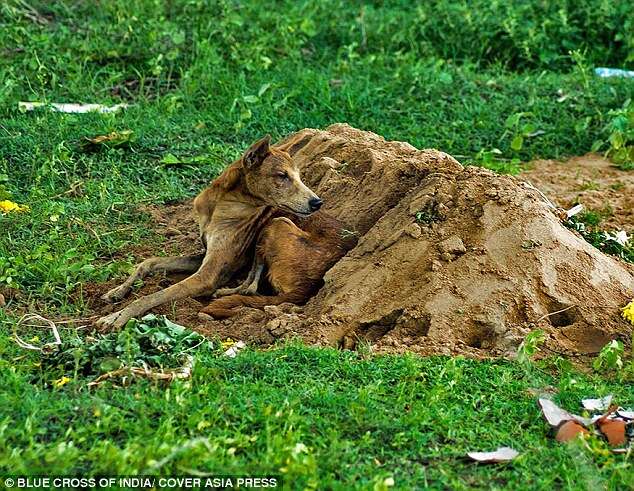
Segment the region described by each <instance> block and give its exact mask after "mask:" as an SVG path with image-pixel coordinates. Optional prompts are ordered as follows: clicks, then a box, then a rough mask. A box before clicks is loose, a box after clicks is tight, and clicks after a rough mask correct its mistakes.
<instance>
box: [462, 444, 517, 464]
mask: <svg viewBox="0 0 634 491" xmlns="http://www.w3.org/2000/svg"><path fill="white" fill-rule="evenodd" d="M467 455H468V456H469V458H471V459H473V460H475V461H476V462H480V463H481V464H497V463H499V462H508V461H510V460H513V459H514V458H515V457H517V456H518V455H519V452H518V451H517V450H514V449H512V448H510V447H500V448H498V449H497V450H495V451H493V452H467Z"/></svg>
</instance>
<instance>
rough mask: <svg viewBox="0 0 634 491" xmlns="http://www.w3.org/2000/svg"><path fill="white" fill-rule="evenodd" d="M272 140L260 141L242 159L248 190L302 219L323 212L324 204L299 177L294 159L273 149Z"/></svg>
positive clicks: (266, 137)
mask: <svg viewBox="0 0 634 491" xmlns="http://www.w3.org/2000/svg"><path fill="white" fill-rule="evenodd" d="M270 143H271V137H270V136H269V135H267V136H265V137H264V138H262V139H261V140H258V141H257V142H255V143H254V144H253V145H251V146H250V147H249V149H248V150H247V151H246V152H245V153H244V155H243V156H242V167H243V169H244V178H245V182H246V185H247V188H248V190H249V192H250V193H251V194H253V195H254V196H255V197H257V198H259V199H261V200H262V201H263V202H264V203H265V204H267V205H269V206H274V207H276V208H279V209H281V210H284V211H289V212H291V213H294V214H295V215H298V216H307V215H310V214H311V213H314V212H316V211H317V210H319V208H321V205H322V200H321V199H320V198H319V196H317V195H316V194H315V193H314V192H313V191H311V190H310V189H309V188H308V186H306V184H304V183H303V182H302V180H301V178H300V176H299V169H298V168H297V165H295V163H294V162H293V159H292V158H291V156H290V155H289V154H288V153H286V152H283V151H281V150H278V149H275V148H273V147H271V146H270Z"/></svg>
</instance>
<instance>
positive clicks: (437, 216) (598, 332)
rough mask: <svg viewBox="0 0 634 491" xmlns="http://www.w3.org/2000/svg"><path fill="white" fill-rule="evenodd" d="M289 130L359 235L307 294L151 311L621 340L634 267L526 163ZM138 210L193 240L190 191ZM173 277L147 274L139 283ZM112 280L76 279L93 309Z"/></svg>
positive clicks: (357, 134)
mask: <svg viewBox="0 0 634 491" xmlns="http://www.w3.org/2000/svg"><path fill="white" fill-rule="evenodd" d="M291 137H293V138H299V140H300V143H299V144H298V145H295V146H294V150H295V154H294V158H295V159H296V160H297V162H298V163H299V166H300V168H301V169H302V177H303V180H304V182H306V184H307V185H309V186H310V187H311V188H312V189H313V190H315V192H317V194H318V195H319V196H320V197H321V198H322V199H323V200H324V202H325V204H324V209H325V210H326V211H327V212H328V213H330V214H332V215H334V216H335V217H337V218H339V219H341V220H343V221H344V222H345V223H347V224H348V229H349V230H350V232H352V233H356V234H357V235H358V237H359V242H358V245H357V246H356V247H355V248H354V249H352V250H351V251H349V253H348V254H347V255H346V256H345V257H344V258H343V259H341V260H340V261H339V262H338V263H337V264H335V265H334V266H333V267H332V268H331V269H330V270H329V271H328V272H327V274H326V275H325V278H324V286H323V287H322V288H321V290H320V291H319V292H318V294H317V295H316V296H315V297H313V298H312V299H310V300H309V301H308V303H307V304H306V305H303V306H296V305H292V304H283V305H280V306H275V307H273V306H271V307H266V308H265V309H264V311H261V310H255V309H250V308H244V309H242V310H240V311H239V312H238V314H237V315H236V316H235V317H233V318H231V319H226V320H223V321H210V320H203V319H200V318H199V317H198V315H197V313H198V311H199V310H200V309H201V308H202V307H203V306H204V305H206V302H208V301H209V299H205V298H203V299H185V300H181V301H178V302H176V303H175V305H166V306H162V307H159V308H157V309H155V312H158V313H164V314H167V315H168V316H169V317H170V318H171V319H172V320H174V321H175V322H179V323H181V324H183V325H187V326H189V327H191V328H193V329H194V330H196V331H198V332H200V333H203V334H205V335H208V336H214V337H219V338H222V339H224V338H227V337H229V338H232V339H234V340H238V339H240V340H244V341H246V342H250V343H253V344H256V345H270V344H272V343H274V342H275V341H276V340H278V339H281V338H301V339H302V340H304V341H305V342H307V343H310V344H315V345H329V346H339V347H343V348H354V347H357V346H359V345H360V344H366V345H369V346H371V347H372V349H373V351H375V352H408V351H409V352H416V353H420V354H425V355H428V354H463V355H467V356H476V357H484V356H499V355H509V354H512V353H513V352H515V351H516V350H517V347H518V346H519V344H520V343H521V341H522V340H523V339H524V337H525V336H526V335H527V334H528V333H529V332H530V331H532V330H534V329H542V330H544V331H545V333H546V342H545V345H544V348H545V352H546V353H549V352H550V353H556V354H560V355H563V356H568V357H579V356H584V355H588V356H589V355H595V354H596V353H597V352H598V351H599V350H600V349H601V348H602V347H603V346H604V345H605V344H607V343H608V342H609V341H611V340H613V339H620V340H622V341H624V343H625V345H626V346H629V345H630V341H631V333H632V326H631V325H630V324H629V323H627V322H626V321H625V320H624V319H622V318H621V317H620V315H619V314H620V308H621V307H622V306H624V305H625V304H626V303H627V302H628V301H629V300H630V299H631V298H632V297H634V268H632V267H631V265H628V264H626V263H623V262H620V261H619V260H617V259H615V258H613V257H609V256H606V255H604V254H603V253H601V252H600V251H599V250H597V249H596V248H594V247H593V246H592V245H590V244H589V243H587V242H586V241H584V240H583V238H581V237H580V236H578V235H577V234H576V233H575V232H573V231H571V230H569V229H568V228H566V227H565V226H564V225H563V224H562V222H561V218H560V216H559V214H558V213H557V212H556V211H554V210H553V209H552V207H551V206H550V205H549V204H548V203H547V202H546V200H544V198H543V197H542V196H541V195H540V194H539V193H538V192H537V191H536V190H535V189H533V188H531V187H530V186H527V185H526V184H525V183H524V182H523V180H524V177H523V176H520V177H518V178H516V177H510V176H502V175H498V174H496V173H494V172H491V171H489V170H486V169H482V168H476V167H463V166H462V165H461V164H460V163H459V162H458V161H456V160H455V159H454V158H453V157H451V156H450V155H447V154H445V153H442V152H439V151H436V150H418V149H416V148H414V147H413V146H412V145H409V144H408V143H403V142H396V141H386V140H384V139H383V138H382V137H380V136H378V135H376V134H374V133H370V132H366V131H360V130H357V129H355V128H352V127H350V126H348V125H346V124H336V125H333V126H330V127H328V128H327V129H325V130H323V131H320V130H315V129H306V130H302V131H301V132H299V134H295V135H291ZM533 172H534V171H533ZM530 177H531V182H533V184H534V185H536V186H539V185H541V184H545V183H541V182H536V181H539V179H537V175H536V174H535V175H532V176H530ZM544 188H545V192H547V193H548V189H547V186H544ZM551 198H553V200H555V199H554V198H556V196H555V197H553V196H551ZM555 201H556V200H555ZM567 204H568V203H562V205H563V206H566V205H567ZM147 211H149V212H150V213H152V216H153V218H154V221H155V223H156V224H157V227H158V228H159V231H160V233H161V234H162V235H164V236H168V239H167V242H166V248H167V249H166V250H168V251H169V252H170V253H172V254H173V253H180V254H189V253H193V252H195V251H197V250H198V249H199V247H200V245H199V243H198V239H197V226H196V223H195V222H194V218H193V214H192V212H191V202H188V203H183V204H180V205H172V206H166V207H162V208H161V207H153V208H151V209H148V210H147ZM148 249H152V247H150V248H146V249H145V250H139V251H135V255H137V256H138V257H137V259H139V260H141V259H143V258H144V257H147V256H149V255H152V254H156V253H157V252H159V251H157V250H156V249H154V250H148ZM174 280H175V278H169V279H165V278H154V279H148V280H147V281H146V282H145V285H144V286H143V287H142V288H141V289H140V290H139V291H137V292H136V293H135V295H136V296H138V295H145V294H149V293H151V292H153V291H156V290H157V289H159V288H163V287H165V286H166V285H167V284H169V283H171V282H173V281H174ZM238 280H239V278H235V281H236V282H237V281H238ZM110 286H112V282H111V283H109V284H107V285H86V286H85V290H84V295H87V296H88V297H89V299H90V301H91V302H92V308H93V309H94V310H96V311H98V312H99V314H103V313H105V312H108V311H109V310H110V309H112V308H121V306H122V305H117V306H114V307H113V306H108V305H103V304H102V303H100V301H99V300H98V297H99V295H100V294H101V293H103V292H104V291H105V290H107V289H108V288H109V287H110ZM133 297H134V296H133ZM128 301H129V300H128Z"/></svg>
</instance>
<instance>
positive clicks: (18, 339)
mask: <svg viewBox="0 0 634 491" xmlns="http://www.w3.org/2000/svg"><path fill="white" fill-rule="evenodd" d="M32 320H39V321H43V322H44V323H46V324H47V325H48V327H49V328H50V329H51V330H52V331H53V336H54V337H55V341H54V342H53V343H47V344H45V345H44V346H42V347H39V346H34V345H32V344H30V343H27V342H26V341H24V340H23V339H22V338H21V337H20V336H19V335H18V332H17V331H18V327H20V326H23V325H27V326H29V327H42V326H41V325H38V324H25V323H26V322H28V321H32ZM13 337H14V339H15V342H16V343H17V344H18V346H20V348H24V349H30V350H34V351H45V350H48V349H50V348H51V347H52V346H59V345H60V344H62V338H60V337H59V332H58V331H57V326H56V325H55V323H54V322H53V321H51V320H48V319H46V318H45V317H42V316H41V315H38V314H25V315H23V316H22V317H21V318H20V320H19V321H18V322H17V323H16V324H15V326H14V328H13Z"/></svg>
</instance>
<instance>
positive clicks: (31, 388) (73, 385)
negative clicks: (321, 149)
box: [0, 0, 634, 489]
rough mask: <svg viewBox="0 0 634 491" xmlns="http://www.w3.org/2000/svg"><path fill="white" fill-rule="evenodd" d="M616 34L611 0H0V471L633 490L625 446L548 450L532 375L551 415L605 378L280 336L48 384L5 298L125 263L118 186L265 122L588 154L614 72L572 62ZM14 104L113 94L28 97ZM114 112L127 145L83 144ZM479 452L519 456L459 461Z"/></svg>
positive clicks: (109, 274) (128, 204) (135, 185)
mask: <svg viewBox="0 0 634 491" xmlns="http://www.w3.org/2000/svg"><path fill="white" fill-rule="evenodd" d="M633 28H634V12H633V11H632V9H631V3H630V2H629V1H626V0H613V1H609V2H608V1H602V0H591V1H588V2H584V3H577V2H571V1H563V0H559V1H553V2H541V1H537V0H531V1H519V0H513V1H506V2H498V1H493V2H491V1H484V0H473V1H470V2H467V1H457V2H455V1H451V2H450V1H447V0H434V1H430V2H424V3H422V4H421V5H419V6H412V5H411V2H405V1H385V2H378V1H377V2H372V3H367V4H365V5H364V6H362V7H360V6H359V5H358V4H356V3H353V2H344V1H322V2H307V1H297V2H273V3H271V4H268V6H267V7H266V8H263V6H262V4H261V3H260V2H255V1H249V2H242V3H239V2H232V1H216V2H208V1H196V0H178V1H172V2H161V1H150V0H126V1H118V0H110V1H105V2H100V4H99V7H98V8H95V7H94V5H93V3H92V2H83V1H76V2H70V1H60V2H41V1H30V2H25V1H23V0H9V1H8V2H3V3H2V5H0V200H3V199H11V200H12V201H15V202H17V203H20V204H24V205H28V206H29V207H30V211H28V212H24V213H10V214H6V215H3V214H0V288H12V289H15V290H17V291H18V292H19V296H18V297H17V298H16V299H15V300H12V301H11V302H10V304H9V309H8V310H7V311H3V310H0V364H1V365H2V367H1V370H0V386H1V387H2V389H1V390H0V473H7V472H9V471H11V472H12V473H20V474H31V475H37V474H44V473H48V472H55V473H59V474H62V473H63V474H83V475H86V474H126V473H150V474H152V473H160V474H166V475H176V474H188V473H190V471H191V472H193V471H194V470H195V471H200V472H210V473H218V472H223V473H226V474H228V473H232V472H243V473H248V472H256V473H274V474H278V475H281V476H283V478H284V479H285V484H286V486H287V487H288V488H291V489H299V488H317V489H325V488H338V489H349V488H350V487H357V488H361V489H368V488H369V489H372V488H374V489H384V488H386V487H387V486H388V484H390V481H389V479H388V478H390V477H392V478H393V479H394V487H395V488H398V489H411V488H413V487H424V486H429V487H433V488H439V489H440V488H456V489H461V488H462V489H467V488H478V487H480V488H489V487H493V488H505V487H508V488H513V489H552V488H553V487H555V488H564V489H600V488H609V489H623V488H626V487H634V480H633V477H632V476H634V465H633V464H632V456H626V457H615V456H611V455H610V454H609V453H607V452H606V448H605V446H604V445H603V444H602V443H601V442H599V441H596V440H590V441H589V442H588V443H587V444H575V445H570V446H561V445H559V444H557V443H556V442H554V441H553V440H552V438H551V436H550V435H549V434H548V432H547V429H546V426H545V424H544V423H543V422H542V421H541V420H540V416H539V414H538V408H537V406H536V404H535V396H534V395H531V393H530V392H529V389H535V390H538V389H543V388H545V387H549V386H554V387H555V388H556V389H557V390H558V392H557V395H556V399H557V400H558V401H560V402H561V403H562V404H565V405H566V406H567V407H569V408H570V409H576V408H577V407H578V400H579V398H581V397H587V396H595V395H596V396H599V395H603V394H606V393H614V394H615V395H618V396H619V402H621V404H623V405H627V404H629V405H630V406H631V405H633V404H634V395H633V394H634V391H633V390H632V389H633V388H634V384H633V382H632V378H631V377H630V378H628V377H627V376H625V375H623V374H621V375H619V374H615V373H610V374H609V376H598V375H594V374H587V375H582V374H580V373H577V372H575V371H574V370H572V369H571V368H570V367H569V366H568V365H567V364H566V363H564V362H563V361H561V360H551V361H549V362H547V363H544V364H542V365H540V366H539V367H535V366H531V367H527V366H525V365H520V364H517V363H512V362H506V361H498V362H478V361H472V360H462V359H458V360H454V359H447V358H427V359H421V358H416V357H366V356H363V355H362V354H359V353H345V352H337V351H333V350H316V349H310V348H306V347H302V346H299V345H295V344H291V345H289V346H281V347H279V348H278V349H275V350H271V351H267V352H257V351H249V352H247V353H245V354H241V355H240V356H239V357H238V358H236V359H235V360H230V359H227V358H224V357H219V356H218V351H217V350H212V349H208V350H199V351H197V352H196V353H197V355H196V357H197V363H196V366H195V373H194V377H193V379H192V380H191V381H188V382H176V383H174V384H172V385H171V386H170V388H168V389H166V388H165V387H164V386H162V385H159V384H152V383H149V382H139V383H136V384H135V385H133V386H132V387H131V388H129V389H115V388H112V387H108V386H103V387H100V388H99V389H96V390H87V389H86V387H85V384H86V382H87V381H88V379H87V378H85V377H82V376H81V375H78V374H77V373H74V374H71V375H72V376H71V377H69V378H70V379H71V380H70V381H69V382H68V383H67V384H65V385H63V386H61V387H58V388H56V387H54V385H53V381H54V380H58V379H59V377H60V373H58V372H57V371H55V370H52V369H48V368H46V367H44V366H40V365H38V356H37V355H34V354H32V353H26V354H25V352H24V351H23V350H21V349H19V348H18V347H17V346H16V345H15V344H14V342H13V341H12V340H11V338H10V335H11V330H12V328H13V326H14V325H15V322H16V316H15V315H14V314H11V312H12V311H14V309H20V310H30V311H36V312H39V313H42V314H43V315H45V316H51V317H53V316H56V315H59V314H72V315H81V314H82V313H83V312H84V309H85V306H84V305H83V301H82V298H81V296H78V295H77V294H76V292H77V289H78V285H81V284H82V283H84V282H86V281H105V280H107V279H110V278H114V277H118V276H120V275H122V274H124V273H125V271H127V269H128V268H129V267H130V265H131V264H132V263H134V262H135V261H136V260H138V259H139V258H135V257H133V256H130V257H127V258H124V259H120V252H121V251H126V250H128V249H129V248H130V246H132V245H134V244H138V243H140V242H141V241H143V240H152V241H153V242H154V243H157V244H159V245H158V246H157V247H158V248H160V243H161V241H162V240H163V238H161V237H157V236H156V235H155V234H154V232H153V231H152V226H151V223H150V221H149V216H147V215H146V214H143V213H142V212H140V211H139V208H138V206H139V205H141V204H145V203H156V204H161V203H169V202H174V201H180V200H183V199H186V198H191V197H192V196H194V195H195V194H196V193H197V192H198V191H199V190H200V189H201V188H202V187H203V186H204V185H205V184H206V183H207V182H209V181H210V180H211V179H212V178H213V177H214V176H216V175H217V174H218V172H220V170H221V169H222V168H223V166H224V165H226V164H227V163H228V162H230V161H231V160H232V159H233V158H235V157H236V156H238V155H239V154H240V152H241V151H242V150H243V149H244V148H245V146H246V145H247V144H248V143H250V142H251V141H253V140H254V139H255V138H257V137H259V136H261V135H262V134H264V133H271V134H272V135H273V136H274V137H275V138H278V137H282V136H284V135H286V134H288V133H289V132H292V131H295V130H298V129H301V128H303V127H324V126H326V125H328V124H331V123H334V122H348V123H350V124H352V125H354V126H357V127H359V128H363V129H368V130H371V131H374V132H376V133H379V134H381V135H383V136H385V137H386V138H390V139H399V140H406V141H409V142H411V143H412V144H414V145H416V146H417V147H421V148H422V147H435V148H439V149H441V150H444V151H447V152H449V153H451V154H453V155H455V156H457V157H458V158H459V159H460V160H461V161H463V162H467V163H475V164H479V165H486V166H488V167H491V168H493V169H495V170H498V171H502V172H517V171H518V170H519V169H520V168H521V166H522V165H523V164H522V162H527V161H529V160H531V159H534V158H538V157H542V158H560V157H564V156H567V155H580V154H583V153H585V152H588V151H590V150H591V149H592V148H593V146H594V147H595V148H596V147H597V146H598V144H603V147H602V148H606V145H607V144H606V143H605V142H607V141H608V139H609V138H610V136H611V134H612V133H611V130H610V127H611V126H610V125H611V124H612V121H613V118H614V114H615V111H617V110H619V108H622V107H623V105H624V104H625V102H626V100H628V99H631V98H632V97H634V83H633V82H632V81H631V80H626V79H599V78H596V77H595V76H594V74H593V72H592V69H593V67H594V66H601V65H604V66H606V65H607V66H615V67H626V68H627V67H629V68H632V67H633V66H634V65H633V64H634V35H633V34H632V32H633V30H632V29H633ZM18 101H44V102H86V103H90V102H96V103H103V104H116V103H121V102H125V103H128V104H130V107H129V108H128V109H126V110H125V111H122V112H120V113H117V114H108V115H98V114H85V115H66V114H55V113H52V112H49V111H47V110H39V111H36V112H28V113H24V112H21V111H19V110H18ZM113 131H117V132H124V131H131V132H132V133H129V141H128V142H126V143H125V144H123V145H100V146H97V147H94V146H90V145H87V144H86V138H87V137H94V136H97V135H104V134H108V133H110V132H113ZM597 142H598V143H597ZM495 149H497V150H495ZM498 150H499V152H498ZM172 156H175V157H176V158H173V157H172ZM174 162H180V163H174ZM115 254H117V257H118V258H119V259H117V260H116V261H113V256H114V255H115ZM62 334H63V335H69V333H68V332H67V331H63V332H62ZM498 445H512V446H514V447H516V448H517V449H518V450H520V451H522V457H521V458H519V459H518V460H517V461H516V462H514V463H513V464H510V465H505V466H498V467H482V466H481V467H479V466H475V465H473V464H470V463H468V462H466V461H465V460H463V459H462V455H463V454H464V452H465V451H466V450H470V449H480V450H482V449H491V448H494V447H496V446H498ZM386 479H388V481H386Z"/></svg>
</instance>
